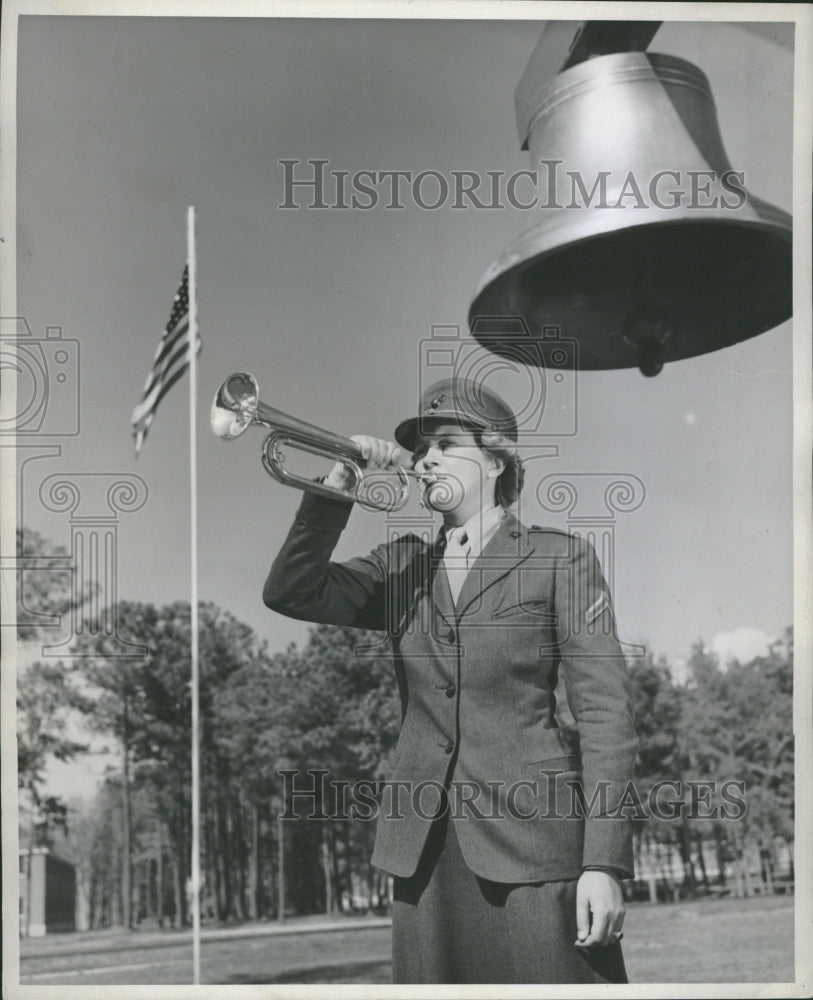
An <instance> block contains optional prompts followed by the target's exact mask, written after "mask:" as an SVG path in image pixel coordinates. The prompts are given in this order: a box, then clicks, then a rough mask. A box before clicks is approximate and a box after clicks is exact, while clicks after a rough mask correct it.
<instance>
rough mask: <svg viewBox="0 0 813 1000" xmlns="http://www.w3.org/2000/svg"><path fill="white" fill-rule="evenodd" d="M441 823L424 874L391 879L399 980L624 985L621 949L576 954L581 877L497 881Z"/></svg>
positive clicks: (394, 955) (420, 867) (442, 820)
mask: <svg viewBox="0 0 813 1000" xmlns="http://www.w3.org/2000/svg"><path fill="white" fill-rule="evenodd" d="M454 825H455V824H454V822H451V823H450V821H449V819H448V814H447V815H445V816H443V817H442V818H440V819H438V820H436V821H435V823H434V824H433V827H432V829H431V831H430V834H429V837H428V839H427V843H426V847H425V848H424V851H423V854H422V856H421V860H420V863H419V865H418V869H417V871H416V872H415V874H414V875H412V876H410V877H409V878H399V877H396V878H395V882H394V896H393V909H392V958H393V963H392V965H393V981H394V982H395V983H607V982H611V983H626V982H627V981H628V980H627V975H626V970H625V968H624V959H623V955H622V953H621V946H620V944H612V945H608V946H607V947H606V948H590V949H583V948H576V947H575V945H574V941H575V940H576V880H568V881H564V882H534V883H520V884H514V883H504V882H491V881H489V880H488V879H483V878H480V877H479V876H478V875H475V874H474V873H473V872H472V871H471V869H470V868H468V866H467V865H466V863H465V861H464V860H463V855H462V853H461V851H460V845H459V843H458V839H457V833H456V832H455V829H454Z"/></svg>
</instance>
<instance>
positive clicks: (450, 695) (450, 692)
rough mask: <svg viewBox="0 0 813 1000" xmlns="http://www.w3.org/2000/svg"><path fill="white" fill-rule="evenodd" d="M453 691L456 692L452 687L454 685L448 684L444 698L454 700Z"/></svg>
mask: <svg viewBox="0 0 813 1000" xmlns="http://www.w3.org/2000/svg"><path fill="white" fill-rule="evenodd" d="M455 691H457V688H456V687H455V686H454V684H450V685H449V686H448V687H447V688H446V697H447V698H454V695H455Z"/></svg>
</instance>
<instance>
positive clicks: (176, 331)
mask: <svg viewBox="0 0 813 1000" xmlns="http://www.w3.org/2000/svg"><path fill="white" fill-rule="evenodd" d="M200 348H201V341H200V336H198V338H197V344H196V352H197V353H198V354H199V353H200ZM188 367H189V267H188V266H187V267H185V268H184V271H183V280H182V281H181V287H180V288H179V289H178V293H177V295H176V296H175V301H174V303H173V305H172V313H171V315H170V317H169V322H168V323H167V325H166V327H164V333H163V336H162V337H161V340H160V342H159V344H158V349H157V350H156V352H155V357H154V359H153V362H152V368H151V369H150V373H149V375H148V376H147V381H146V382H145V383H144V391H143V392H142V394H141V401H140V402H139V404H138V406H136V408H135V409H134V410H133V415H132V417H131V419H130V422H131V423H132V425H133V438H134V439H135V453H136V455H138V453H139V452H140V451H141V446H142V445H143V444H144V439H145V438H146V436H147V431H148V430H149V429H150V424H151V423H152V422H153V420H154V418H155V411H156V410H157V409H158V404H159V403H160V402H161V400H162V399H163V398H164V396H166V394H167V393H168V392H169V390H170V389H171V388H172V387H173V385H175V383H176V382H177V381H178V379H179V378H180V377H181V375H183V373H184V372H185V371H186V369H187V368H188Z"/></svg>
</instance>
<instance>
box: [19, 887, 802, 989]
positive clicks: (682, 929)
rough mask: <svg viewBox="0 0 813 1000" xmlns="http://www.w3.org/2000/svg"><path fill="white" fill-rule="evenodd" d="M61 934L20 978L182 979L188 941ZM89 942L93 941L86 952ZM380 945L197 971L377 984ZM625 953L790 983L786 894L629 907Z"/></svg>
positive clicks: (706, 975)
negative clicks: (142, 943)
mask: <svg viewBox="0 0 813 1000" xmlns="http://www.w3.org/2000/svg"><path fill="white" fill-rule="evenodd" d="M71 937H72V938H73V940H74V941H76V942H77V945H75V946H72V944H71V941H70V939H69V938H71ZM60 938H62V941H61V942H59V947H57V948H56V950H55V949H54V946H55V945H57V942H56V940H55V939H51V941H49V939H47V938H46V939H40V941H39V942H37V941H26V942H23V945H24V947H23V960H22V969H21V982H22V983H23V984H27V983H30V984H32V985H34V984H41V985H49V986H50V985H54V986H56V985H61V984H64V985H71V986H75V985H78V984H94V985H103V984H108V985H110V984H116V985H125V984H134V983H152V984H181V983H189V982H191V972H192V969H191V965H192V963H191V948H190V945H189V943H188V939H186V940H184V941H178V942H170V941H169V940H168V941H167V943H166V944H165V945H164V944H162V946H161V947H150V946H148V945H147V943H146V942H145V946H144V947H141V946H140V945H139V944H138V943H137V938H138V932H136V933H135V934H133V935H131V936H130V938H129V939H128V941H127V946H126V950H125V948H124V947H123V946H122V936H121V935H116V936H114V937H109V938H108V939H107V943H106V944H105V940H106V939H105V936H104V935H73V936H68V935H60ZM66 939H68V940H66ZM91 939H96V940H97V941H98V948H97V949H96V950H94V951H93V952H92V953H89V951H88V950H87V945H88V944H92V940H91ZM133 939H136V940H133ZM63 942H64V951H63V946H62V945H63ZM80 943H81V948H80V947H79V945H80ZM38 945H39V948H38V947H37V946H38ZM134 945H135V947H134ZM48 948H50V957H48V956H46V951H47V950H48ZM38 950H39V951H41V952H42V956H41V957H38V955H37V951H38ZM389 950H390V932H389V928H387V927H370V928H367V929H363V930H337V931H332V932H330V933H312V934H291V935H286V936H279V935H275V934H273V933H265V934H263V935H262V936H259V935H258V936H246V937H239V938H235V939H233V940H225V941H221V940H218V941H206V940H205V939H204V942H203V947H202V971H203V977H202V978H203V982H205V983H210V984H243V983H368V984H385V983H389V982H390V981H391V979H390V976H391V970H390V962H389ZM624 954H625V958H626V963H627V971H628V973H629V977H630V981H631V982H633V983H652V982H662V983H703V982H709V983H711V982H717V983H719V982H793V978H794V970H793V897H790V898H787V897H784V896H782V897H764V898H763V897H753V898H750V899H739V900H737V899H718V900H699V901H696V902H684V903H678V904H657V905H652V904H648V903H634V904H631V905H630V906H629V907H628V910H627V919H626V924H625V927H624Z"/></svg>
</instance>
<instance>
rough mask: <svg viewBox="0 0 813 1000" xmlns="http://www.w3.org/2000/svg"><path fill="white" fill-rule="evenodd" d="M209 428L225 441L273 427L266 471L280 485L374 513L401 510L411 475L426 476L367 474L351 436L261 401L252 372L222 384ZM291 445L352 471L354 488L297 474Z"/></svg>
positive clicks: (399, 472)
mask: <svg viewBox="0 0 813 1000" xmlns="http://www.w3.org/2000/svg"><path fill="white" fill-rule="evenodd" d="M210 424H211V427H212V430H213V431H214V433H215V434H216V435H217V436H218V437H219V438H222V439H223V440H224V441H233V440H235V439H236V438H238V437H240V435H241V434H243V432H244V431H246V430H247V429H248V428H249V427H250V426H251V425H252V424H259V425H260V426H261V427H268V428H270V429H271V433H270V434H268V435H267V437H266V438H265V442H264V444H263V447H262V453H261V458H262V463H263V468H264V469H265V471H266V472H267V473H268V474H269V476H272V477H273V478H274V479H276V480H277V482H279V483H282V484H283V485H284V486H293V487H295V488H297V489H301V490H305V491H307V492H308V493H317V494H319V495H320V496H327V497H333V498H334V499H336V498H339V499H342V500H353V501H355V502H357V503H360V504H361V505H362V506H364V507H368V508H371V509H372V510H384V511H396V510H400V509H401V508H402V507H403V506H404V504H405V503H406V502H407V500H408V498H409V478H408V477H409V476H413V477H415V478H416V479H418V480H423V479H424V478H425V477H424V476H422V475H421V474H420V473H418V472H416V471H415V470H413V469H404V468H401V469H398V470H396V475H395V477H392V476H385V475H384V474H383V473H382V472H381V471H379V470H377V471H376V472H375V474H374V475H373V476H372V477H370V475H369V473H367V474H365V471H366V470H365V462H364V457H363V456H362V453H361V449H360V448H359V446H358V445H357V444H356V443H355V441H351V440H350V438H345V437H341V435H339V434H334V433H333V432H332V431H328V430H324V429H323V428H321V427H317V426H315V425H314V424H309V423H307V422H306V421H304V420H300V419H299V418H297V417H292V416H290V415H289V414H287V413H283V412H282V411H281V410H275V409H274V408H273V407H271V406H268V405H267V404H266V403H263V402H262V401H261V400H260V391H259V387H258V385H257V380H256V379H255V378H254V376H253V375H250V374H249V373H248V372H235V373H234V374H233V375H229V377H228V378H227V379H226V380H225V381H224V382H223V384H222V385H221V386H220V388H219V389H218V390H217V393H216V394H215V398H214V401H213V402H212V412H211V415H210ZM283 446H286V447H290V448H293V449H297V450H299V451H304V452H308V453H309V454H311V455H321V456H323V457H325V458H332V459H334V460H336V461H340V462H342V463H343V464H344V465H346V466H347V467H348V468H349V469H350V470H351V471H352V473H353V476H354V480H355V481H354V484H353V486H352V487H351V488H349V489H346V490H343V489H339V488H337V487H333V486H326V485H325V484H324V483H320V482H316V481H314V480H312V479H307V478H305V477H304V476H299V475H296V474H294V473H292V472H291V471H290V470H289V469H288V468H286V465H285V455H284V454H283V452H282V447H283Z"/></svg>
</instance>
